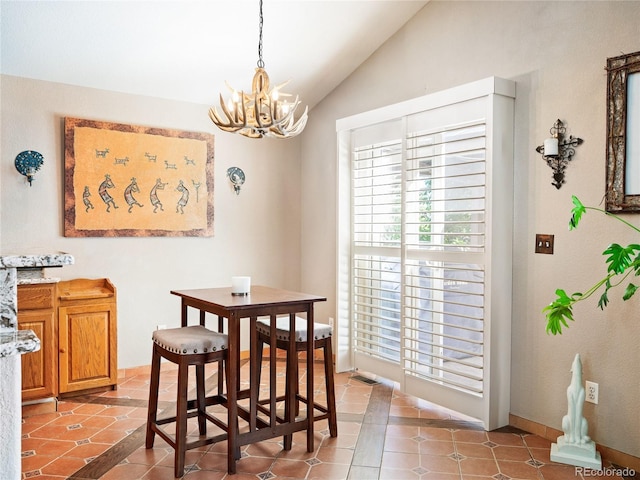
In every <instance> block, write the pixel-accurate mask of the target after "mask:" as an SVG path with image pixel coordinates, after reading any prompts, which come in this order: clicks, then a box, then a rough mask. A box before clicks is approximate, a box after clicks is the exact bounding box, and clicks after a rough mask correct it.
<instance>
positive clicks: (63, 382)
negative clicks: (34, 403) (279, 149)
mask: <svg viewBox="0 0 640 480" xmlns="http://www.w3.org/2000/svg"><path fill="white" fill-rule="evenodd" d="M58 298H59V307H58V349H59V374H60V376H59V392H60V393H61V394H62V393H67V392H75V391H78V390H87V389H90V388H96V387H106V386H115V385H116V384H117V381H118V361H117V318H116V317H117V314H116V289H115V287H114V286H113V284H111V282H109V280H107V279H100V280H85V279H80V280H70V281H66V282H60V283H59V284H58Z"/></svg>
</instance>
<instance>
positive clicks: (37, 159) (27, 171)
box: [15, 150, 44, 186]
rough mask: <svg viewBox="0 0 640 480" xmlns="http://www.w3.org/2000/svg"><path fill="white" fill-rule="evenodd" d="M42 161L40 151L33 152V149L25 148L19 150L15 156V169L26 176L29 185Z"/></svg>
mask: <svg viewBox="0 0 640 480" xmlns="http://www.w3.org/2000/svg"><path fill="white" fill-rule="evenodd" d="M43 163H44V160H43V156H42V154H41V153H38V152H35V151H33V150H25V151H24V152H20V153H19V154H18V155H17V156H16V161H15V165H16V170H18V172H20V173H21V174H22V175H24V176H25V177H27V181H28V182H29V186H31V182H33V180H34V178H33V177H34V176H35V174H36V172H37V171H38V170H40V167H41V166H42V164H43Z"/></svg>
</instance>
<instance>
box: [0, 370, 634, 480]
mask: <svg viewBox="0 0 640 480" xmlns="http://www.w3.org/2000/svg"><path fill="white" fill-rule="evenodd" d="M283 365H284V364H283ZM244 369H247V371H248V365H245V366H243V371H244ZM315 375H316V379H317V382H318V392H320V393H321V392H323V391H324V388H323V386H322V385H323V383H324V381H323V375H322V370H321V367H320V365H319V366H318V369H317V370H316V373H315ZM365 375H366V374H365ZM244 376H245V375H244V373H243V378H244ZM247 376H248V373H247ZM282 376H283V375H282V371H280V372H279V377H282ZM362 377H363V375H358V374H354V373H352V372H350V373H343V374H338V375H337V376H336V379H335V382H336V395H337V409H338V431H339V433H338V437H337V438H331V437H330V436H329V432H328V429H327V425H326V421H324V422H318V423H317V424H316V449H315V451H314V452H312V453H308V452H307V451H306V442H305V439H306V437H305V435H304V433H302V432H300V433H298V434H296V435H294V445H293V448H292V449H291V450H290V451H288V452H287V451H283V450H282V447H281V443H280V439H274V440H271V441H264V442H261V443H258V444H254V445H249V446H245V447H243V448H242V458H241V459H240V460H239V461H238V464H237V470H238V472H237V474H236V475H228V474H227V473H226V442H222V443H218V444H214V445H209V446H207V447H203V448H201V449H197V450H190V451H188V452H187V456H186V464H187V467H186V469H185V475H184V477H183V478H185V479H187V480H200V479H207V480H220V479H227V478H228V479H235V480H245V479H253V480H256V479H262V480H267V479H277V480H293V479H324V480H334V479H335V480H338V479H353V480H368V479H390V480H400V479H420V480H483V479H487V480H488V479H491V480H510V479H512V480H525V479H538V480H564V479H578V480H590V479H592V478H608V479H610V478H625V477H622V476H619V475H618V476H616V475H615V473H616V472H615V471H613V470H606V471H605V472H603V474H602V475H600V476H598V475H596V474H595V472H593V471H589V472H585V474H582V473H580V472H578V471H576V469H575V468H574V467H572V466H568V465H561V464H557V463H554V462H551V461H550V459H549V449H550V442H549V441H548V440H545V439H543V438H541V437H538V436H535V435H530V434H527V433H526V432H522V431H517V430H514V429H509V428H508V429H503V430H501V431H497V432H485V431H483V430H482V429H481V428H480V427H479V425H478V424H477V423H475V422H473V421H472V420H470V419H468V418H463V417H461V416H459V415H456V414H455V413H454V412H450V411H448V410H444V409H442V408H440V407H438V406H435V405H433V404H429V403H427V402H424V401H422V400H418V399H416V398H413V397H410V396H407V395H404V394H402V393H400V392H399V391H397V390H395V389H394V388H393V385H392V384H389V383H387V382H384V381H380V382H378V383H376V384H369V383H367V382H363V381H362ZM370 378H372V377H370ZM148 380H149V379H148V375H143V376H142V375H141V376H133V377H129V378H124V379H121V380H120V382H119V387H118V389H117V390H115V391H110V392H105V393H101V394H95V395H85V396H80V397H73V398H68V399H65V400H62V401H60V403H59V406H58V411H57V412H55V413H46V414H40V415H34V416H29V417H26V418H24V419H23V424H22V472H23V473H22V478H23V479H24V478H36V479H38V480H45V479H47V480H53V479H56V480H60V479H74V480H81V479H103V480H133V479H145V480H160V479H172V478H174V477H173V450H172V449H171V448H170V447H169V446H168V445H167V444H166V443H165V442H164V441H163V440H162V439H161V438H160V437H158V436H156V441H155V445H154V448H153V449H150V450H146V449H145V447H144V434H145V432H144V426H145V422H146V414H147V408H146V407H147V405H146V402H147V398H148V388H149V384H148ZM175 381H176V376H175V373H174V372H172V371H169V372H165V373H163V375H162V377H161V397H160V400H161V406H163V407H166V408H167V411H170V409H171V407H172V405H173V404H174V402H175V393H174V391H175V390H174V388H175ZM191 384H193V383H191ZM261 388H262V389H264V388H266V386H265V385H262V387H261ZM320 398H322V397H320ZM190 422H195V420H194V419H192V420H190ZM212 428H215V427H212ZM190 431H191V433H194V431H195V434H197V427H196V426H195V423H190ZM608 467H609V468H613V467H612V466H610V465H608ZM0 476H1V475H0ZM626 478H635V477H626ZM638 478H640V477H638Z"/></svg>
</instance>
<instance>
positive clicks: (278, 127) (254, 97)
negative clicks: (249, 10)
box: [209, 0, 308, 138]
mask: <svg viewBox="0 0 640 480" xmlns="http://www.w3.org/2000/svg"><path fill="white" fill-rule="evenodd" d="M262 24H263V18H262V0H260V39H259V41H258V67H257V68H256V73H255V75H254V76H253V84H252V91H251V93H250V94H246V93H244V92H243V91H239V92H238V91H237V90H235V89H234V88H232V87H231V86H230V85H229V84H228V83H227V87H229V89H230V90H231V97H230V98H229V99H228V100H227V102H226V103H225V101H224V99H223V98H222V94H220V108H221V109H222V113H219V112H218V110H217V109H216V107H212V108H210V109H209V117H210V118H211V121H212V122H213V123H214V124H215V125H216V126H217V127H218V128H220V129H221V130H224V131H225V132H232V133H239V134H241V135H244V136H245V137H250V138H262V137H277V138H289V137H295V136H296V135H298V134H299V133H300V132H302V130H304V127H305V125H306V124H307V110H308V107H305V109H304V112H303V113H302V115H301V116H300V118H298V120H297V121H296V120H295V117H294V113H295V111H296V109H297V108H298V105H300V101H299V100H298V96H297V95H296V99H295V100H294V101H293V102H292V103H290V102H287V101H286V100H281V97H289V96H290V95H289V94H286V93H283V92H282V90H281V89H282V87H284V86H285V85H286V84H287V83H289V81H286V82H284V83H282V84H280V85H277V86H276V87H274V88H270V87H269V75H267V72H266V70H265V69H264V61H263V60H262Z"/></svg>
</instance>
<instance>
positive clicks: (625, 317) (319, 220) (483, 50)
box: [301, 1, 640, 456]
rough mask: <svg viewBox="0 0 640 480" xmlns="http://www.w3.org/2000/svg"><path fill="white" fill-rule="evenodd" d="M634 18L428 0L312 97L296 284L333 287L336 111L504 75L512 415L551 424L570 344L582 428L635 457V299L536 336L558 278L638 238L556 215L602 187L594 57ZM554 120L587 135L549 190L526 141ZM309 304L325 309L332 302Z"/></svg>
mask: <svg viewBox="0 0 640 480" xmlns="http://www.w3.org/2000/svg"><path fill="white" fill-rule="evenodd" d="M639 24H640V2H448V1H447V2H439V1H432V2H430V3H429V4H427V5H426V7H425V8H424V9H423V10H421V11H420V12H419V13H418V14H417V15H416V16H415V17H414V18H413V19H412V20H410V21H409V22H408V24H407V25H406V26H405V27H404V28H403V29H402V30H401V31H399V32H398V33H397V34H396V35H395V36H394V37H393V38H392V39H391V40H390V41H388V42H387V43H386V44H385V45H383V46H382V48H380V49H379V50H378V51H377V52H376V53H375V54H374V55H372V56H371V57H370V58H369V59H368V61H367V62H365V63H364V64H363V65H362V66H361V67H360V68H359V69H358V70H357V71H356V72H355V73H354V74H353V75H351V76H350V77H349V78H348V79H347V80H346V81H344V82H343V83H342V85H340V86H339V87H338V88H337V89H336V90H334V92H333V93H332V94H331V95H329V96H328V97H327V98H325V100H324V101H323V102H322V103H321V104H320V105H318V106H317V107H316V108H314V110H313V112H312V113H311V115H310V117H309V124H308V126H307V130H306V131H305V134H304V136H303V142H302V184H303V185H304V189H303V191H302V212H303V217H302V261H301V268H302V288H303V289H304V290H308V291H320V292H326V291H332V290H333V291H335V276H336V275H335V238H336V231H335V226H336V215H335V211H336V198H335V197H336V193H335V192H336V160H335V157H336V133H335V120H336V119H338V118H341V117H344V116H348V115H352V114H355V113H359V112H363V111H366V110H369V109H372V108H375V107H380V106H383V105H387V104H390V103H395V102H398V101H402V100H406V99H409V98H413V97H417V96H421V95H424V94H426V93H431V92H436V91H439V90H442V89H446V88H449V87H452V86H455V85H460V84H464V83H467V82H471V81H474V80H479V79H482V78H485V77H488V76H499V77H504V78H507V79H511V80H515V81H516V82H517V87H516V91H517V93H516V96H517V99H516V113H515V115H516V122H515V130H516V133H515V169H516V174H515V187H516V192H517V193H516V197H515V199H514V201H515V211H516V216H515V235H514V242H515V247H514V285H513V296H514V307H513V348H512V359H513V363H512V366H511V375H512V378H511V385H512V387H511V388H512V394H511V412H512V413H513V414H515V415H518V416H521V417H524V418H526V419H529V420H532V421H536V422H539V423H542V424H545V425H547V426H551V427H554V428H560V426H561V419H562V416H563V415H564V414H565V413H566V409H567V403H566V395H565V391H566V387H567V385H568V383H569V380H570V373H569V368H570V366H571V362H572V360H573V357H574V355H575V354H576V353H580V354H581V356H582V359H583V367H584V376H585V379H587V380H592V381H594V382H597V383H599V385H600V403H599V405H597V406H594V405H591V404H586V405H585V415H586V417H587V419H588V420H589V422H590V432H589V433H590V434H591V436H592V437H593V438H594V439H595V440H596V441H598V442H600V443H602V444H604V445H607V446H609V447H611V448H614V449H617V450H620V451H623V452H626V453H630V454H632V455H635V456H640V420H639V419H638V416H637V410H638V406H639V405H640V403H639V402H640V401H639V399H640V371H639V370H638V365H639V364H640V314H639V313H638V312H639V311H640V307H639V305H640V303H639V302H640V298H635V299H634V300H633V302H628V303H627V304H624V305H623V304H622V303H623V302H622V301H621V300H620V299H619V295H616V298H615V299H613V301H612V302H611V305H610V306H609V307H608V308H607V310H606V311H605V312H601V311H600V310H598V309H597V308H596V302H595V301H594V302H589V303H587V304H585V305H580V306H579V307H577V308H576V310H575V316H576V318H577V322H576V323H575V324H574V325H572V326H571V328H570V329H569V330H568V331H567V332H566V333H565V334H564V335H562V336H561V337H553V336H549V335H547V334H546V333H545V329H544V327H545V318H544V316H543V314H542V313H541V310H542V308H543V307H544V306H545V305H546V304H547V303H549V302H550V301H551V300H552V298H553V292H554V290H555V289H556V288H559V287H563V288H566V289H567V290H570V291H580V290H585V289H586V288H588V287H589V286H590V285H591V284H592V283H594V282H595V281H596V280H598V279H599V275H600V274H604V272H605V269H604V267H603V266H604V263H603V261H602V258H604V257H600V253H601V252H602V250H604V249H605V248H606V246H607V244H608V243H609V242H611V241H612V240H614V239H615V240H616V241H619V242H620V243H624V242H626V243H631V242H632V241H634V242H637V238H636V239H632V238H631V237H630V236H629V234H628V233H627V232H626V231H625V230H624V229H622V228H621V227H620V226H618V225H615V224H613V223H612V222H607V221H605V219H603V218H602V217H598V216H596V215H594V214H592V213H590V214H588V215H587V217H586V218H585V220H584V222H583V224H582V225H581V227H580V229H579V230H578V231H574V232H569V231H568V229H567V222H568V219H569V216H570V213H569V212H570V210H571V206H572V204H571V195H572V194H576V195H578V197H580V198H581V199H582V200H583V201H585V202H588V203H589V204H598V203H599V202H600V200H601V199H602V196H603V194H604V186H605V178H604V171H605V156H604V153H605V135H606V131H605V116H606V115H605V112H606V106H605V99H606V73H605V71H604V67H605V65H606V58H607V57H613V56H617V55H620V54H621V53H631V52H633V51H637V50H639V49H640V36H639V35H638V25H639ZM557 118H561V119H562V120H563V121H566V122H567V124H568V128H569V132H568V133H569V134H573V135H575V136H579V137H581V138H583V139H584V141H585V142H584V144H583V145H582V146H580V147H579V148H578V150H577V155H576V157H575V159H574V160H573V162H572V164H571V165H569V167H568V169H567V183H566V184H565V185H564V186H563V187H562V188H561V189H560V190H556V188H555V187H553V186H552V185H551V173H552V171H551V169H549V168H548V167H547V166H546V164H544V163H543V161H542V160H541V158H540V156H539V155H538V154H537V153H536V152H535V151H534V149H535V147H536V146H537V145H539V144H540V143H542V140H543V139H544V138H545V137H546V136H548V131H549V128H550V127H551V125H552V124H553V122H554V121H555V120H556V119H557ZM629 218H630V219H631V220H632V221H634V222H636V223H640V216H638V215H632V216H630V217H629ZM536 233H550V234H555V239H556V244H555V254H554V255H536V254H534V252H533V247H534V238H535V234H536ZM636 297H637V296H636ZM333 298H335V297H333ZM320 308H321V309H323V313H324V315H325V316H335V311H336V306H335V301H334V302H328V304H327V305H323V306H321V307H320Z"/></svg>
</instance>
